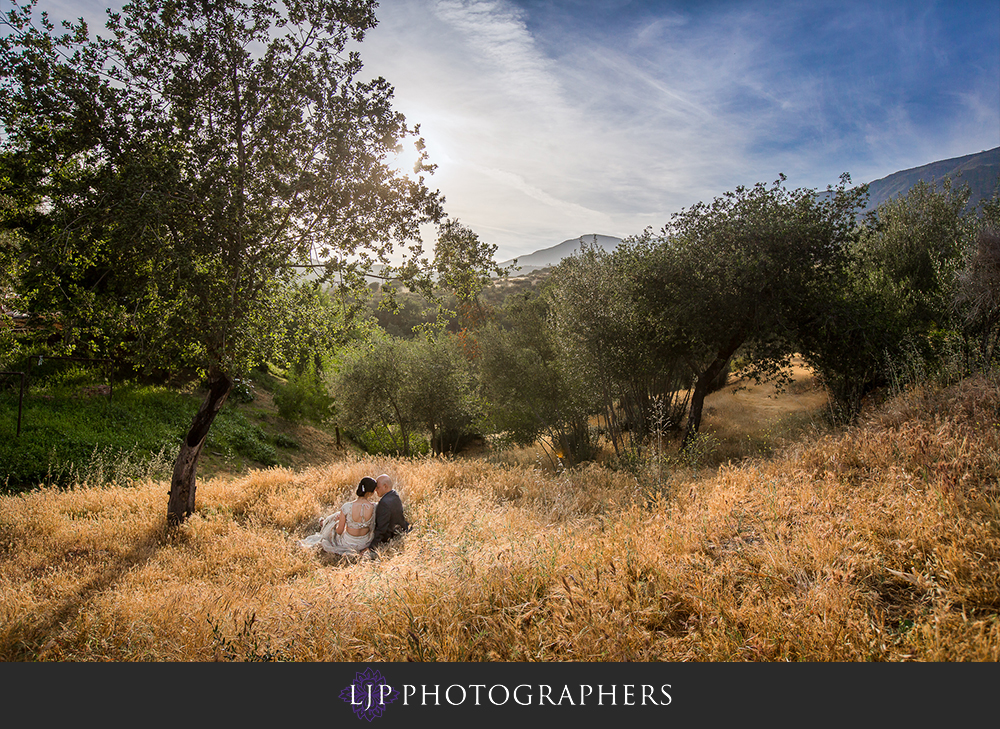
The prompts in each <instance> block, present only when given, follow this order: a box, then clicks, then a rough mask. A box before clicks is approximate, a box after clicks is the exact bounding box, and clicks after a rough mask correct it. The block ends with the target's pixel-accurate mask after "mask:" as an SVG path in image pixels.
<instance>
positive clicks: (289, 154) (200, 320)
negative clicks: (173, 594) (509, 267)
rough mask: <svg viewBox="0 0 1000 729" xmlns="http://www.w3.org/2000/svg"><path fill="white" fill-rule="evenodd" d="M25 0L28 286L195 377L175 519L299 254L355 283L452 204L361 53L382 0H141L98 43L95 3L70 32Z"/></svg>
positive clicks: (9, 122)
mask: <svg viewBox="0 0 1000 729" xmlns="http://www.w3.org/2000/svg"><path fill="white" fill-rule="evenodd" d="M33 5H34V3H32V4H31V5H27V6H24V7H15V9H14V10H12V11H10V12H9V13H8V15H7V16H6V18H5V21H4V22H5V25H6V26H7V29H6V30H7V31H8V32H7V34H6V36H5V38H4V40H3V46H2V48H0V51H2V53H3V59H2V60H3V61H4V64H5V73H4V79H3V86H4V90H5V91H6V93H7V94H8V97H9V98H10V99H11V101H10V104H9V106H5V109H7V111H6V112H5V113H4V123H5V130H6V137H5V138H4V140H3V152H4V153H5V157H4V159H5V160H6V163H7V164H6V166H7V168H8V169H10V170H12V171H13V172H12V174H14V175H16V176H18V178H19V181H20V182H21V183H23V184H24V185H25V187H24V188H23V189H25V190H27V191H29V192H30V193H31V194H33V195H34V200H35V201H36V202H38V203H40V204H38V205H36V206H35V208H34V211H35V212H34V213H33V215H34V216H35V219H33V220H32V221H24V222H25V225H24V226H22V227H24V228H25V229H26V234H27V236H28V238H29V241H30V244H29V245H30V247H31V249H32V252H31V256H30V259H31V264H32V265H31V266H30V268H31V273H29V274H28V275H27V276H26V277H25V279H24V280H25V281H26V282H27V286H26V288H27V289H30V293H31V294H32V296H33V297H34V298H33V300H34V305H35V306H36V308H39V309H41V308H44V307H51V308H53V309H57V310H59V311H61V312H66V311H68V310H70V309H72V308H73V307H76V308H75V309H73V311H74V312H75V313H77V314H80V319H81V321H83V320H85V321H88V322H90V323H91V324H93V323H94V322H106V321H113V322H117V324H116V326H115V327H114V328H113V331H112V332H111V335H112V336H110V337H109V338H108V340H107V341H108V342H110V343H111V344H107V345H105V346H109V347H110V346H111V345H112V344H114V345H120V344H122V342H123V341H125V340H127V341H128V342H129V346H130V347H131V348H132V354H133V356H136V357H138V358H139V359H140V361H143V362H144V363H147V364H149V363H153V362H155V361H167V362H169V363H175V364H186V365H193V366H196V367H197V368H198V369H199V370H200V371H201V372H202V373H203V376H204V377H205V379H206V381H207V385H208V394H207V396H206V398H205V400H204V402H203V404H202V406H201V408H200V409H199V411H198V413H197V414H196V416H195V417H194V420H193V423H192V426H191V428H190V430H189V432H188V433H187V435H186V437H185V438H184V440H183V444H182V446H181V449H180V453H179V455H178V458H177V461H176V465H175V468H174V474H173V479H172V483H171V492H170V499H169V503H168V509H167V519H168V523H170V524H179V523H180V522H182V521H183V520H184V519H185V518H186V517H187V516H188V515H189V514H191V513H192V512H193V510H194V507H195V473H196V467H197V462H198V457H199V454H200V452H201V448H202V445H203V444H204V442H205V438H206V435H207V433H208V431H209V428H210V427H211V425H212V422H213V420H214V418H215V415H216V413H217V412H218V410H219V408H220V407H221V406H222V404H223V402H224V401H225V399H226V396H227V395H228V393H229V391H230V388H231V386H232V382H233V377H234V376H235V375H236V374H238V373H240V372H242V371H243V370H245V369H246V368H247V367H248V366H250V365H251V364H253V363H255V362H256V361H257V360H258V359H259V357H260V353H261V347H262V345H263V343H264V342H265V341H266V337H265V336H264V335H265V334H266V332H267V331H268V322H269V321H270V318H271V312H272V308H273V307H272V306H271V301H272V298H273V296H272V295H273V293H274V292H275V291H276V290H277V288H279V287H280V286H281V285H282V283H283V282H284V281H285V280H286V279H287V278H289V277H290V276H291V270H292V269H291V266H292V265H293V264H307V265H310V264H313V265H314V264H315V263H316V262H317V261H321V262H325V267H326V270H325V275H326V276H327V277H328V278H330V279H331V280H335V281H336V282H337V284H338V285H344V286H350V285H357V286H361V285H363V283H364V275H365V273H366V272H368V271H369V270H370V269H371V268H372V267H373V266H374V265H375V264H379V263H382V264H389V262H390V260H392V259H391V256H392V254H393V252H394V251H396V252H398V251H400V250H402V252H403V254H404V256H408V257H409V258H411V259H417V260H422V259H421V256H422V249H421V245H420V236H419V230H420V226H421V224H424V223H429V222H440V220H441V219H442V217H443V214H442V210H441V203H442V199H441V198H440V196H439V195H438V194H437V193H435V192H432V191H430V190H429V189H428V188H427V186H426V184H425V181H424V178H423V176H422V174H421V173H422V171H425V170H429V169H430V168H429V167H427V166H424V165H423V162H424V158H423V157H421V162H420V163H418V167H417V169H416V170H415V175H414V176H409V175H407V174H402V173H400V172H397V171H395V170H394V168H393V166H392V164H391V163H392V161H393V159H392V158H393V155H394V153H395V151H396V150H397V147H398V145H399V144H400V143H401V142H402V141H403V140H405V139H406V138H408V137H414V138H415V137H416V129H413V128H411V127H409V126H408V124H407V122H406V120H405V119H404V118H403V116H402V115H401V114H400V113H398V112H396V111H394V110H393V107H392V87H391V86H390V85H389V83H387V82H386V81H385V80H384V79H382V78H376V79H373V80H364V79H363V78H362V76H361V71H362V64H361V60H360V57H359V55H358V54H357V53H356V52H354V51H351V50H349V45H350V44H351V42H352V41H353V42H357V41H361V40H362V39H363V37H364V35H365V33H366V32H367V31H368V30H370V29H371V28H372V27H374V26H375V23H376V18H375V7H376V3H375V2H373V1H371V0H261V1H258V2H249V1H243V0H212V2H207V1H202V0H134V1H133V2H130V3H129V4H127V5H125V7H124V8H122V10H121V12H116V13H112V12H110V11H109V13H108V20H107V24H106V27H107V29H108V31H109V35H107V37H103V38H101V37H98V38H93V39H92V38H91V37H90V36H89V34H88V31H87V28H86V25H85V24H84V23H83V21H82V20H81V21H80V22H79V23H77V24H75V25H71V26H68V30H67V31H66V32H64V33H61V34H60V33H57V32H56V31H55V29H54V28H53V27H52V26H51V25H46V24H45V23H44V22H43V21H41V20H38V21H36V20H35V19H34V18H33V17H32V10H33V8H32V6H33ZM29 223H30V225H29ZM402 268H403V269H404V270H408V271H414V270H415V269H414V267H412V266H409V267H407V266H406V265H405V262H404V265H403V267H402ZM81 301H83V302H85V304H86V305H85V306H83V308H81V306H82V305H81V304H80V303H79V302H81ZM88 317H89V318H88ZM105 329H107V327H105ZM105 353H110V352H105Z"/></svg>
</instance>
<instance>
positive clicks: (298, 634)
mask: <svg viewBox="0 0 1000 729" xmlns="http://www.w3.org/2000/svg"><path fill="white" fill-rule="evenodd" d="M801 388H802V391H801V392H799V393H798V394H796V393H794V392H792V393H790V394H791V395H792V396H794V397H798V398H805V399H806V401H808V402H810V403H812V404H817V403H819V407H822V404H821V403H820V401H819V399H818V398H819V396H820V395H821V393H818V392H817V391H813V390H811V389H810V388H809V387H807V386H805V385H802V386H801ZM760 394H761V393H760V391H757V395H758V397H757V398H756V401H757V402H760V397H759V396H760ZM753 396H754V391H752V390H751V391H749V392H747V393H745V394H742V395H741V394H737V395H735V396H734V395H732V394H731V393H729V394H727V393H726V392H720V393H716V394H715V395H713V396H712V398H711V400H710V401H709V404H710V405H711V406H712V407H713V412H712V413H711V419H709V418H706V426H707V428H712V427H714V428H716V429H717V431H716V432H717V436H716V437H717V438H718V439H719V443H720V444H721V445H720V446H719V449H720V450H723V449H724V448H723V446H725V444H726V443H729V440H727V439H735V441H734V443H737V444H738V443H740V442H741V441H740V438H739V437H737V434H736V432H735V431H733V432H732V433H729V434H726V433H724V432H722V430H721V425H720V424H721V423H722V422H724V420H726V418H728V419H729V420H734V419H736V416H733V415H732V413H734V412H737V411H739V412H741V413H743V415H740V416H739V417H740V418H745V419H744V425H746V423H750V422H751V419H750V417H751V416H750V414H748V413H751V412H753V413H755V414H754V415H753V420H752V423H754V424H756V427H757V429H758V430H756V431H753V432H751V433H750V437H749V438H748V440H754V439H755V438H756V440H754V444H755V445H753V447H752V448H750V447H748V454H747V455H746V457H737V456H738V453H737V452H736V450H732V452H731V453H730V454H729V455H727V456H726V458H725V460H724V461H721V462H720V465H708V466H707V465H706V464H705V463H701V464H698V465H697V467H693V468H692V467H687V466H683V465H681V464H680V463H679V462H677V461H668V466H669V467H668V468H665V469H663V470H662V471H661V472H659V473H658V474H656V475H655V477H654V475H653V474H649V473H640V474H636V475H632V474H628V473H623V472H612V471H610V470H607V469H605V468H602V467H600V466H598V465H596V464H592V465H589V466H586V467H584V468H582V469H575V470H574V469H571V470H567V471H564V472H562V473H559V474H555V473H551V472H549V471H547V470H544V469H541V468H538V467H534V466H531V465H511V464H504V463H500V462H491V461H490V460H487V459H485V458H472V459H456V460H446V459H434V458H427V459H420V460H412V461H406V460H392V459H368V458H353V457H352V458H347V459H341V460H336V461H333V462H328V463H325V464H322V465H316V466H310V467H304V468H301V469H297V470H292V469H270V470H264V471H253V472H250V473H248V474H245V475H241V476H237V477H219V478H213V479H209V480H206V481H204V482H202V483H200V485H199V487H198V513H197V514H196V515H195V516H194V517H192V518H191V519H190V520H189V521H188V523H187V524H186V525H185V526H184V527H182V528H181V529H180V530H179V531H178V532H176V533H173V534H169V533H167V532H166V531H165V510H166V491H167V484H165V483H161V482H147V483H142V484H138V485H133V486H114V485H112V486H106V487H95V488H89V487H85V486H81V487H78V488H75V489H72V490H68V491H60V490H54V489H42V490H38V491H35V492H31V493H26V494H22V495H17V496H5V497H2V498H0V559H2V565H3V566H2V570H0V660H4V661H34V660H41V661H70V660H72V661H108V660H112V661H209V660H223V661H244V660H293V661H325V660H337V661H401V660H416V661H432V660H438V661H784V660H807V661H996V660H998V659H1000V621H998V612H1000V493H998V486H997V483H998V477H1000V422H998V421H1000V387H998V384H997V382H996V381H995V380H992V379H976V380H969V381H966V382H963V383H961V384H960V385H958V386H955V387H953V388H951V389H948V390H935V389H922V390H917V391H914V392H911V393H909V394H907V395H904V396H901V397H899V398H896V399H895V400H893V401H891V402H890V403H889V404H888V405H886V406H884V407H883V408H881V409H879V410H878V411H875V412H872V413H869V414H867V415H866V417H865V419H864V421H863V422H861V423H859V424H858V425H857V426H856V427H852V428H847V429H843V430H840V431H837V432H831V431H819V430H817V431H816V432H813V433H812V434H809V432H808V429H809V427H813V426H808V427H799V426H801V423H800V424H799V426H796V428H798V431H797V432H799V433H800V439H799V440H795V439H794V438H792V437H791V435H790V434H791V432H792V429H787V428H786V430H784V431H782V433H785V434H788V435H787V436H786V435H785V434H782V433H779V432H778V431H779V430H780V429H781V428H782V427H785V426H782V425H781V423H782V422H786V424H787V421H783V419H784V418H787V417H789V416H795V415H796V413H802V412H806V413H808V412H809V410H808V409H802V408H799V409H798V410H796V408H794V407H791V406H784V405H781V404H780V403H781V400H780V399H778V400H775V401H774V404H775V407H774V408H773V409H771V410H767V409H766V408H751V407H750V406H748V404H747V403H748V399H747V398H748V397H749V398H751V400H752V399H753ZM781 397H784V395H783V396H781ZM764 399H765V400H766V398H764ZM800 402H802V400H800ZM740 409H742V410H740ZM793 411H794V412H793ZM727 413H729V414H728V415H726V414H727ZM724 415H726V418H724V417H723V416H724ZM802 417H805V416H802ZM767 432H771V433H773V434H774V435H773V437H770V440H769V441H767V442H764V441H762V440H761V438H762V437H763V436H761V435H760V434H761V433H767ZM754 433H757V435H754ZM802 433H805V435H801V434H802ZM764 446H766V447H764ZM725 447H726V448H732V449H735V448H736V446H735V445H733V443H730V444H729V445H728V446H725ZM754 449H756V454H754V453H750V452H749V451H753V450H754ZM660 465H661V466H662V465H663V464H662V463H661V464H660ZM383 471H385V472H388V473H390V474H391V475H393V476H394V477H395V478H396V481H397V484H398V491H399V492H400V494H401V496H402V498H403V501H404V504H405V505H406V508H407V512H408V515H409V517H410V519H411V521H412V522H413V524H414V529H413V531H412V532H411V533H410V534H408V535H407V536H406V537H405V538H404V539H403V540H402V541H401V542H400V543H398V544H396V545H395V546H394V547H393V548H392V549H391V550H390V551H389V552H388V553H387V554H386V555H385V556H384V557H383V558H382V559H380V560H377V561H364V560H362V561H357V560H354V559H344V558H336V557H331V556H326V555H322V554H318V553H315V552H310V551H307V550H304V549H302V548H300V547H299V546H298V545H297V540H298V539H299V538H301V537H303V536H305V535H306V534H308V533H310V532H312V531H313V530H314V529H315V527H316V525H317V522H318V519H319V517H320V516H321V515H323V514H325V513H329V512H330V511H332V510H333V509H335V508H336V507H337V505H339V504H340V503H341V502H342V501H344V500H346V499H347V498H348V497H349V496H350V493H351V490H352V488H353V485H354V484H356V483H357V482H358V480H359V479H360V478H361V477H362V476H365V475H376V474H378V473H380V472H383Z"/></svg>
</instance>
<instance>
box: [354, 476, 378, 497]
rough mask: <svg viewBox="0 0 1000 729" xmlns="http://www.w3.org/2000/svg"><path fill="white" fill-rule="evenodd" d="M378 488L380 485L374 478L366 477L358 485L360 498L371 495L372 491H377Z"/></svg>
mask: <svg viewBox="0 0 1000 729" xmlns="http://www.w3.org/2000/svg"><path fill="white" fill-rule="evenodd" d="M376 486H378V484H377V483H375V479H374V478H369V477H368V476H365V477H364V478H363V479H361V483H359V484H358V491H357V493H358V496H364V495H365V494H370V493H371V492H372V491H374V490H375V487H376Z"/></svg>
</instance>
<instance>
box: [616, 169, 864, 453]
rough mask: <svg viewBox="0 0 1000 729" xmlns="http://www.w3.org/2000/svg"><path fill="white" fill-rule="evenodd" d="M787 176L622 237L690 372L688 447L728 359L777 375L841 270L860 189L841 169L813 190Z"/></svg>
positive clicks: (640, 286)
mask: <svg viewBox="0 0 1000 729" xmlns="http://www.w3.org/2000/svg"><path fill="white" fill-rule="evenodd" d="M784 182H785V177H784V176H783V175H782V176H781V178H780V179H779V180H777V181H776V182H775V183H774V184H773V185H771V186H767V185H765V184H763V183H758V184H756V185H754V186H753V187H738V188H736V189H735V190H734V191H731V192H727V193H725V194H724V195H722V196H720V197H717V198H715V199H714V200H713V201H712V202H711V203H703V202H702V203H698V204H696V205H694V206H692V207H691V208H688V209H685V210H682V211H681V212H679V213H676V214H675V215H674V216H673V218H672V219H671V221H670V223H669V224H668V225H667V226H665V227H664V228H663V230H662V231H661V232H660V234H659V235H653V233H652V232H651V231H648V230H647V231H646V233H644V234H643V235H642V236H639V237H637V238H635V239H631V240H630V241H629V242H630V244H632V245H634V246H635V247H636V255H637V256H638V258H639V259H640V260H641V261H642V263H641V264H639V265H641V270H640V271H639V273H638V274H637V276H638V283H637V287H636V294H635V295H636V296H637V299H638V301H639V302H641V306H642V307H643V309H644V311H645V315H646V316H647V317H649V318H650V319H651V321H652V324H653V325H654V326H652V327H650V331H652V332H656V336H657V337H658V338H659V339H660V340H662V341H661V342H659V343H658V345H659V346H661V347H663V348H665V349H667V350H670V351H673V352H677V353H679V354H680V356H681V358H682V360H683V361H685V362H686V363H687V366H688V367H689V368H690V372H691V375H692V376H693V378H694V388H693V391H692V394H691V404H690V409H689V412H688V422H687V432H686V434H685V444H687V443H690V441H691V438H692V437H693V436H694V435H695V434H696V433H697V432H698V430H699V428H700V425H701V415H702V408H703V405H704V401H705V396H706V395H707V394H708V393H709V391H710V390H711V388H712V386H713V383H715V382H716V381H717V379H718V377H719V375H720V374H721V373H722V372H723V371H724V370H725V369H726V367H727V366H728V365H729V363H730V361H731V360H732V358H733V355H735V354H736V352H737V351H738V350H740V349H741V348H743V349H744V350H745V351H747V352H748V353H749V354H750V355H751V362H752V363H753V365H754V366H755V371H756V372H757V373H758V374H760V375H765V376H766V375H772V374H775V373H779V372H780V371H781V367H782V365H783V364H784V363H785V362H786V361H787V357H788V355H789V354H790V353H792V352H794V348H795V347H796V346H797V342H798V335H799V333H800V332H802V331H803V330H805V329H807V328H809V327H811V326H813V325H814V322H815V321H816V319H817V317H818V316H819V314H820V312H821V310H822V307H823V306H824V305H825V302H826V300H827V294H828V292H829V288H830V287H831V286H835V285H836V283H837V277H838V274H839V272H840V271H841V270H842V262H843V258H844V256H845V255H846V251H847V245H848V243H849V242H850V240H851V239H852V236H853V235H854V232H855V230H856V226H855V211H856V210H857V209H858V208H859V205H860V203H861V201H862V200H863V199H864V196H865V195H866V194H867V189H866V187H864V186H861V187H858V188H849V187H848V184H849V182H850V178H849V177H847V176H846V175H845V176H844V177H843V178H842V179H841V182H840V184H839V186H838V187H837V188H836V189H832V188H831V189H829V190H828V191H827V192H826V194H825V195H824V196H820V195H819V194H818V193H817V192H816V191H815V190H809V189H802V188H800V189H796V190H789V189H788V188H787V187H785V184H784Z"/></svg>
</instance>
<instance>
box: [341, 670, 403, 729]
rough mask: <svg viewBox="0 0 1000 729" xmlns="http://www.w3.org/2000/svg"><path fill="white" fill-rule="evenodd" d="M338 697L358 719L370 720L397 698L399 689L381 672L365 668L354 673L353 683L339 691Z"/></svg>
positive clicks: (380, 713) (380, 714) (378, 715)
mask: <svg viewBox="0 0 1000 729" xmlns="http://www.w3.org/2000/svg"><path fill="white" fill-rule="evenodd" d="M340 698H342V699H343V700H344V701H346V702H347V703H349V704H350V705H351V711H353V712H354V713H355V714H357V716H358V718H359V719H366V720H368V721H371V720H372V719H375V718H377V717H380V716H382V712H384V711H385V707H386V706H387V705H389V704H391V703H392V702H393V701H395V700H396V699H398V698H399V691H397V690H396V689H394V688H393V687H392V686H390V685H389V684H388V683H387V682H386V680H385V677H384V676H382V674H381V673H379V672H378V671H373V670H372V669H371V668H366V669H365V670H364V671H362V672H359V673H356V674H354V683H352V684H351V685H350V686H348V687H346V688H345V689H344V690H343V691H341V692H340Z"/></svg>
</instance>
